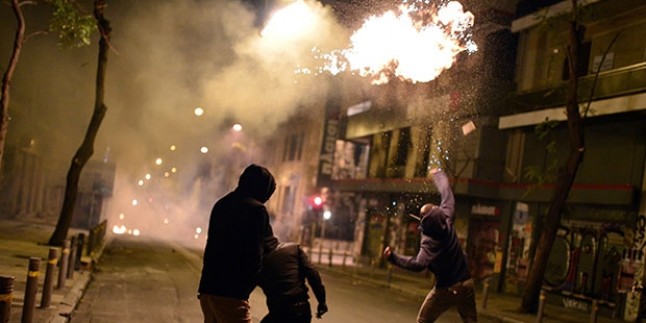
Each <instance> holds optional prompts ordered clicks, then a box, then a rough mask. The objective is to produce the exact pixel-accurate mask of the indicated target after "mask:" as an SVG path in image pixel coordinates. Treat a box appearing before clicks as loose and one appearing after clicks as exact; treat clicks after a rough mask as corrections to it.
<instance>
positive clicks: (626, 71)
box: [508, 62, 646, 113]
mask: <svg viewBox="0 0 646 323" xmlns="http://www.w3.org/2000/svg"><path fill="white" fill-rule="evenodd" d="M594 79H595V75H594V74H590V75H587V76H584V77H581V78H580V79H579V100H580V101H581V102H586V101H588V100H589V98H590V92H591V89H592V86H593V84H594ZM644 91H646V62H643V63H639V64H635V65H631V66H626V67H623V68H618V69H614V70H610V71H605V72H601V73H600V74H599V79H598V80H597V84H596V89H595V91H594V95H593V97H592V99H593V100H600V99H607V98H613V97H618V96H625V95H630V94H637V93H641V92H644ZM566 93H567V81H563V82H561V83H559V84H558V85H557V86H556V87H553V88H546V89H541V90H536V91H531V92H525V93H518V94H517V95H516V96H515V97H514V98H512V99H511V105H510V108H511V109H512V110H510V111H508V112H512V113H518V112H528V111H532V110H537V109H544V108H550V107H557V106H563V105H565V99H566Z"/></svg>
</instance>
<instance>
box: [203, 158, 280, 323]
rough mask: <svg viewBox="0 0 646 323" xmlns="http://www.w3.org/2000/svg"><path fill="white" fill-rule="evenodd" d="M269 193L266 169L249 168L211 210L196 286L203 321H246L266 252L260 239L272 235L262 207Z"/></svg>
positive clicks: (271, 190)
mask: <svg viewBox="0 0 646 323" xmlns="http://www.w3.org/2000/svg"><path fill="white" fill-rule="evenodd" d="M275 190H276V182H275V180H274V177H273V175H272V174H271V173H270V172H269V170H267V169H266V168H264V167H262V166H258V165H254V164H252V165H249V166H248V167H247V168H246V169H245V170H244V171H243V172H242V174H241V175H240V179H239V181H238V187H237V188H236V189H235V190H233V191H232V192H230V193H228V194H227V195H226V196H224V197H223V198H221V199H220V200H218V201H217V202H216V203H215V205H214V206H213V209H212V211H211V217H210V219H209V229H208V236H207V241H206V247H205V249H204V259H203V266H202V276H201V278H200V285H199V288H198V298H199V299H200V306H201V308H202V313H203V314H204V322H205V323H215V322H226V323H230V322H236V323H237V322H241V323H243V322H244V323H250V322H251V314H250V308H249V302H248V299H249V295H250V294H251V292H252V291H253V289H254V288H255V287H256V284H257V279H258V273H259V272H260V269H261V267H262V259H263V255H264V254H266V253H268V252H270V251H271V246H265V239H266V238H267V237H271V236H273V230H272V228H271V225H270V223H269V214H268V213H267V209H266V208H265V205H264V203H265V202H267V201H268V200H269V198H270V197H271V196H272V194H273V193H274V191H275Z"/></svg>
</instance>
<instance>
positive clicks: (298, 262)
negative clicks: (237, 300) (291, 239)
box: [258, 237, 328, 323]
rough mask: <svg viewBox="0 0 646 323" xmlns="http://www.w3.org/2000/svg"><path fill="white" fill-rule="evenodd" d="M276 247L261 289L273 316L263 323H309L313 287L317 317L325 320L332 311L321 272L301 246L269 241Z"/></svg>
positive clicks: (268, 258)
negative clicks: (329, 311)
mask: <svg viewBox="0 0 646 323" xmlns="http://www.w3.org/2000/svg"><path fill="white" fill-rule="evenodd" d="M265 241H266V242H265V245H267V246H270V247H273V248H274V249H275V250H274V251H272V252H270V253H269V254H267V255H266V256H265V258H264V259H263V267H262V271H261V274H260V279H259V281H258V286H260V288H262V291H263V292H264V293H265V296H266V297H267V308H268V309H269V313H268V314H267V315H266V316H265V317H264V318H263V319H262V321H260V323H287V322H289V323H309V322H311V321H312V309H311V308H310V302H309V301H308V299H309V295H308V288H307V285H306V284H305V281H306V280H307V282H308V283H309V285H310V287H312V291H313V292H314V296H316V300H317V301H318V306H317V308H316V317H317V318H319V319H320V318H321V317H322V316H323V314H325V313H326V312H327V310H328V308H327V304H326V303H325V287H324V286H323V282H322V281H321V275H319V272H318V270H316V268H315V267H314V265H313V264H312V263H311V262H310V261H309V258H308V257H307V254H306V253H305V251H303V249H302V248H301V246H300V245H298V244H295V243H284V242H283V243H279V242H278V239H276V237H270V238H268V239H267V240H265Z"/></svg>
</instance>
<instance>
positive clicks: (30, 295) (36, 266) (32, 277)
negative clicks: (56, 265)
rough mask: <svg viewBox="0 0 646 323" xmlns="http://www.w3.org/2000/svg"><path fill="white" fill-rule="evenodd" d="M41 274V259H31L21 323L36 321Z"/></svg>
mask: <svg viewBox="0 0 646 323" xmlns="http://www.w3.org/2000/svg"><path fill="white" fill-rule="evenodd" d="M39 274H40V258H36V257H31V258H29V271H27V284H26V285H25V299H24V301H23V302H24V303H23V305H22V321H20V322H21V323H31V322H32V321H33V319H34V308H35V307H36V292H37V291H38V275H39Z"/></svg>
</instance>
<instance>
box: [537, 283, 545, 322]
mask: <svg viewBox="0 0 646 323" xmlns="http://www.w3.org/2000/svg"><path fill="white" fill-rule="evenodd" d="M544 311H545V291H543V290H541V295H540V296H539V297H538V313H536V323H541V322H543V312H544Z"/></svg>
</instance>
